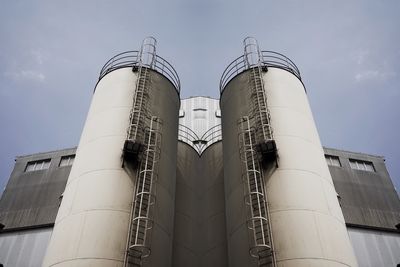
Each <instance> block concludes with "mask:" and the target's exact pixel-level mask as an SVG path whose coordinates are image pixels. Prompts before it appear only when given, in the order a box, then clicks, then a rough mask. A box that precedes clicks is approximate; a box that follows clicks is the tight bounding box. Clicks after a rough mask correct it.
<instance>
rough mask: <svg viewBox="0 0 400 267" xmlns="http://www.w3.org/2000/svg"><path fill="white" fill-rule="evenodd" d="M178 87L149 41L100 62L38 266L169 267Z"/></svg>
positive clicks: (177, 80) (152, 42)
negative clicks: (73, 154) (84, 120)
mask: <svg viewBox="0 0 400 267" xmlns="http://www.w3.org/2000/svg"><path fill="white" fill-rule="evenodd" d="M179 89H180V84H179V78H178V76H177V74H176V72H175V70H174V69H173V67H172V66H171V65H170V64H169V63H168V62H167V61H165V60H164V59H162V58H161V57H159V56H158V55H156V53H155V39H154V38H151V37H150V38H146V39H145V40H144V41H143V44H142V48H141V50H140V51H129V52H125V53H121V54H119V55H117V56H115V57H113V58H112V59H111V60H110V61H108V62H107V63H106V65H105V66H104V67H103V69H102V70H101V73H100V78H99V81H98V83H97V85H96V88H95V92H94V95H93V99H92V103H91V106H90V109H89V113H88V115H87V119H86V123H85V126H84V129H83V132H82V135H81V139H80V142H79V146H78V149H77V153H76V158H75V162H74V165H73V167H72V170H71V173H70V175H69V178H68V182H67V186H66V189H65V192H64V194H63V199H62V202H61V206H60V209H59V212H58V215H57V219H56V222H55V226H54V231H53V234H52V237H51V241H50V244H49V247H48V249H47V253H46V257H45V261H44V266H170V262H171V257H172V234H173V217H172V214H173V213H174V195H175V175H176V153H177V152H176V150H177V135H178V111H179V106H180V100H179Z"/></svg>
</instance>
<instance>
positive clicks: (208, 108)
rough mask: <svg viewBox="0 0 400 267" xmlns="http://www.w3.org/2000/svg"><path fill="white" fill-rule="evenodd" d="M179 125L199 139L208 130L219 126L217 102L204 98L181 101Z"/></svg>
mask: <svg viewBox="0 0 400 267" xmlns="http://www.w3.org/2000/svg"><path fill="white" fill-rule="evenodd" d="M180 110H181V114H182V115H183V116H181V117H180V118H179V124H182V125H184V126H186V127H188V128H190V129H191V130H192V131H193V132H194V133H195V134H196V135H197V136H199V137H201V136H202V135H203V134H204V133H205V132H206V131H207V130H208V129H210V128H211V127H214V126H216V125H218V124H221V118H220V117H218V116H217V115H218V114H219V100H218V99H213V98H210V97H205V96H196V97H191V98H187V99H182V100H181V108H180Z"/></svg>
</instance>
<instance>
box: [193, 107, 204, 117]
mask: <svg viewBox="0 0 400 267" xmlns="http://www.w3.org/2000/svg"><path fill="white" fill-rule="evenodd" d="M193 111H194V116H193V118H194V119H205V118H206V111H207V109H205V108H194V109H193Z"/></svg>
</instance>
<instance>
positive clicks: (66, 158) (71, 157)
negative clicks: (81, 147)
mask: <svg viewBox="0 0 400 267" xmlns="http://www.w3.org/2000/svg"><path fill="white" fill-rule="evenodd" d="M64 160H68V161H67V163H66V164H65V165H61V164H62V162H63V161H64ZM71 161H72V162H71ZM74 161H75V154H71V155H65V156H61V158H60V162H59V163H58V167H59V168H62V167H69V166H72V164H74Z"/></svg>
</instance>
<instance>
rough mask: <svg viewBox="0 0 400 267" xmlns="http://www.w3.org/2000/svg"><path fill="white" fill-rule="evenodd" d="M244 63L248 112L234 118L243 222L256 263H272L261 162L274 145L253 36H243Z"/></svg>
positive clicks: (273, 155) (272, 156)
mask: <svg viewBox="0 0 400 267" xmlns="http://www.w3.org/2000/svg"><path fill="white" fill-rule="evenodd" d="M244 63H245V69H248V70H249V72H250V73H249V84H250V110H249V115H248V116H244V117H242V118H241V119H240V120H239V121H238V128H239V150H240V158H241V161H242V170H243V171H242V178H243V184H244V190H245V204H246V206H247V207H248V208H247V215H248V220H247V226H248V229H249V231H250V233H251V235H250V236H251V245H250V249H249V251H250V255H251V256H252V257H254V258H256V259H257V264H258V266H263V267H276V257H275V251H274V245H273V237H272V230H271V221H270V214H269V207H268V199H267V192H266V183H265V180H264V174H263V167H262V163H263V162H273V161H275V162H277V148H276V143H275V140H274V138H273V131H272V127H271V124H270V120H271V116H270V113H269V109H268V106H267V96H266V92H265V88H264V87H265V86H264V81H263V77H262V75H263V72H265V71H268V68H267V66H263V65H262V55H261V52H260V50H259V48H258V43H257V41H256V40H255V39H254V38H251V37H248V38H246V39H245V40H244Z"/></svg>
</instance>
